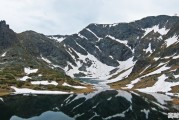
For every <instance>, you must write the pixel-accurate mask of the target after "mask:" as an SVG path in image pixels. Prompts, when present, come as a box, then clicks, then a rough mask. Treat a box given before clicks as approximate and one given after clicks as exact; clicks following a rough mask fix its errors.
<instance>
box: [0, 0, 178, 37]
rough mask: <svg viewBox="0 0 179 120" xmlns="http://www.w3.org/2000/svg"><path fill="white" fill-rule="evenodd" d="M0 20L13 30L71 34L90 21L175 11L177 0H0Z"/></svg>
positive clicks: (122, 19) (139, 17)
mask: <svg viewBox="0 0 179 120" xmlns="http://www.w3.org/2000/svg"><path fill="white" fill-rule="evenodd" d="M0 3H1V4H0V19H1V20H6V21H7V23H8V24H9V25H10V27H11V28H12V29H13V30H14V31H15V32H18V33H19V32H22V31H25V30H34V31H37V32H40V33H44V34H48V35H49V34H73V33H77V32H79V31H80V30H81V29H82V28H84V27H86V26H87V25H88V24H90V23H118V22H129V21H133V20H137V19H141V18H143V17H146V16H156V15H161V14H165V15H171V16H172V15H174V14H175V13H178V14H179V0H0Z"/></svg>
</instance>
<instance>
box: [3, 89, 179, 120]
mask: <svg viewBox="0 0 179 120" xmlns="http://www.w3.org/2000/svg"><path fill="white" fill-rule="evenodd" d="M158 101H160V100H158ZM158 101H157V100H156V99H154V98H153V97H151V96H150V95H142V94H141V95H139V94H136V93H135V94H133V92H132V93H131V92H127V91H122V90H118V91H116V90H106V91H97V92H94V93H90V94H78V95H76V94H72V95H38V96H33V95H30V96H23V95H11V96H4V97H3V101H1V100H0V120H27V119H28V120H73V119H76V120H168V115H167V114H168V113H171V112H173V113H176V112H179V106H178V105H174V104H172V102H171V101H168V102H165V103H162V102H158Z"/></svg>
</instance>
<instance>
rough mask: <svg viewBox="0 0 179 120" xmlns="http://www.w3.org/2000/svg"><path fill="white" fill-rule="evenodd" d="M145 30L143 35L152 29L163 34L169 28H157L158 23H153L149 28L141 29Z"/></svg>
mask: <svg viewBox="0 0 179 120" xmlns="http://www.w3.org/2000/svg"><path fill="white" fill-rule="evenodd" d="M143 30H144V31H145V33H144V35H143V37H144V36H146V35H147V34H148V33H150V32H151V31H152V30H154V32H155V33H156V32H158V33H160V34H161V35H165V34H167V33H168V31H169V29H166V28H159V25H155V26H153V27H151V28H146V29H143Z"/></svg>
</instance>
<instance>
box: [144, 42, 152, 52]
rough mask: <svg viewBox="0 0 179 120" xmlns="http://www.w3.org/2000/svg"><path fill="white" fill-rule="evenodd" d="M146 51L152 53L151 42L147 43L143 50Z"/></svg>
mask: <svg viewBox="0 0 179 120" xmlns="http://www.w3.org/2000/svg"><path fill="white" fill-rule="evenodd" d="M145 52H146V53H148V52H150V53H152V48H151V43H149V46H148V48H147V49H146V50H145Z"/></svg>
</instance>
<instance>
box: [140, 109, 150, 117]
mask: <svg viewBox="0 0 179 120" xmlns="http://www.w3.org/2000/svg"><path fill="white" fill-rule="evenodd" d="M141 112H144V113H145V118H146V119H148V118H149V112H150V110H146V109H143V110H141Z"/></svg>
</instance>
